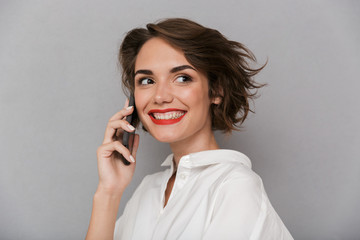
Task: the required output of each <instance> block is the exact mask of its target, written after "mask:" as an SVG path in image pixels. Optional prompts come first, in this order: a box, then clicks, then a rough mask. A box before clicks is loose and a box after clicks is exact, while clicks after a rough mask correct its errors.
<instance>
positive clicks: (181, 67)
mask: <svg viewBox="0 0 360 240" xmlns="http://www.w3.org/2000/svg"><path fill="white" fill-rule="evenodd" d="M185 69H192V70H194V71H197V70H196V69H195V68H193V67H192V66H190V65H181V66H177V67H174V68H172V69H171V70H170V73H176V72H179V71H182V70H185ZM136 74H146V75H153V72H152V71H151V70H147V69H140V70H137V71H136V72H135V74H134V76H135V75H136Z"/></svg>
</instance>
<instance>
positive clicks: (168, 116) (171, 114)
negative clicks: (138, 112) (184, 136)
mask: <svg viewBox="0 0 360 240" xmlns="http://www.w3.org/2000/svg"><path fill="white" fill-rule="evenodd" d="M151 114H152V116H153V117H154V118H155V119H157V120H168V119H177V118H179V117H181V116H183V115H184V114H185V112H183V111H172V112H166V113H158V112H157V113H155V112H154V113H151Z"/></svg>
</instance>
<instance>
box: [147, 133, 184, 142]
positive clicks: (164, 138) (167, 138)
mask: <svg viewBox="0 0 360 240" xmlns="http://www.w3.org/2000/svg"><path fill="white" fill-rule="evenodd" d="M151 136H153V138H155V139H156V140H158V141H159V142H162V143H172V142H176V141H179V136H178V135H177V134H174V133H171V132H167V133H164V134H152V133H151Z"/></svg>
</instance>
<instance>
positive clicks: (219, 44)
mask: <svg viewBox="0 0 360 240" xmlns="http://www.w3.org/2000/svg"><path fill="white" fill-rule="evenodd" d="M119 59H120V63H121V65H122V67H123V77H122V79H123V84H124V86H125V87H126V88H127V89H128V90H129V91H130V92H131V93H133V94H134V96H135V102H136V110H137V114H138V117H139V120H140V122H141V124H142V125H143V129H144V130H146V131H148V132H149V133H150V134H151V135H152V136H153V137H154V138H155V139H156V140H158V141H160V142H166V143H169V144H170V147H171V150H172V154H171V155H169V156H168V157H167V158H166V160H165V162H164V163H163V166H170V168H168V169H167V170H165V171H163V172H159V173H155V174H153V175H149V176H146V177H145V178H144V180H143V181H142V183H141V184H140V186H139V187H138V188H137V190H136V191H135V193H134V194H133V196H132V198H131V199H130V200H129V202H128V203H127V205H126V208H125V210H124V213H123V215H122V216H121V217H120V218H119V220H118V221H116V214H117V210H118V206H119V203H120V200H121V196H122V194H123V192H124V190H125V188H126V187H127V186H128V184H129V183H130V181H131V178H132V176H133V173H134V170H135V165H136V163H135V162H136V160H135V159H136V151H137V147H138V144H139V136H138V135H136V137H135V140H134V148H133V151H132V152H131V153H130V152H129V150H128V149H127V148H125V147H124V146H123V145H122V144H121V142H120V141H117V140H114V134H115V135H116V132H120V135H121V133H122V132H123V131H127V132H132V131H134V129H135V127H136V126H137V124H134V125H135V126H131V125H130V124H129V123H128V122H126V120H124V117H126V116H128V115H129V114H131V113H132V112H133V111H134V109H133V108H132V107H125V108H124V109H122V110H120V111H119V112H118V113H116V114H115V115H114V116H113V117H112V118H111V119H110V121H109V123H108V125H107V128H106V131H105V137H104V141H103V144H102V145H101V146H100V147H99V148H98V151H97V157H98V169H99V185H98V188H97V191H96V193H95V195H94V199H93V211H92V216H91V220H90V226H89V230H88V235H87V239H113V238H114V239H156V240H158V239H221V238H222V239H276V240H279V239H292V237H291V235H290V233H289V232H288V230H287V229H286V227H285V226H284V224H283V223H282V221H281V220H280V218H279V216H278V215H277V214H276V212H275V210H274V209H273V207H272V206H271V204H270V202H269V200H268V198H267V196H266V193H265V191H264V187H263V184H262V181H261V179H260V177H259V176H258V175H257V174H256V173H254V172H253V171H252V170H251V162H250V160H249V159H248V158H247V157H246V156H245V155H243V154H242V153H240V152H237V151H233V150H223V149H219V147H218V145H217V143H216V140H215V138H214V134H213V131H214V130H222V131H224V132H226V133H230V132H231V131H232V130H235V129H237V128H239V124H241V123H242V122H243V121H244V120H245V118H246V116H247V113H248V111H249V110H250V109H249V100H251V99H252V98H253V97H254V96H255V93H252V92H251V90H252V89H257V88H259V87H261V85H260V84H257V83H256V82H255V81H254V80H253V79H252V77H253V76H254V75H255V74H256V73H258V72H259V71H260V70H261V68H260V69H251V68H250V67H249V64H248V62H249V61H255V57H254V56H253V55H252V53H251V52H250V51H249V50H247V49H246V48H245V47H244V46H243V45H242V44H240V43H238V42H234V41H229V40H227V39H226V38H225V37H224V36H223V35H221V34H220V33H219V32H218V31H216V30H213V29H209V28H205V27H203V26H201V25H199V24H197V23H194V22H192V21H189V20H186V19H167V20H164V21H161V22H159V23H157V24H148V25H147V29H144V28H139V29H134V30H132V31H130V32H129V33H128V34H127V36H126V37H125V39H124V41H123V43H122V46H121V48H120V53H119ZM126 106H127V104H126ZM114 152H118V153H120V154H122V155H123V156H124V157H125V158H126V159H127V161H129V162H130V165H129V166H126V165H124V164H123V162H122V161H120V159H117V158H116V156H117V155H116V154H114ZM115 222H116V224H115Z"/></svg>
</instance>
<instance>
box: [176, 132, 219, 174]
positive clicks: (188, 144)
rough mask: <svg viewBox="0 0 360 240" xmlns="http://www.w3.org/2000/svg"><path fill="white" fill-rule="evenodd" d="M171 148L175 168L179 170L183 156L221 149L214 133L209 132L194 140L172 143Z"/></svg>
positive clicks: (199, 135)
mask: <svg viewBox="0 0 360 240" xmlns="http://www.w3.org/2000/svg"><path fill="white" fill-rule="evenodd" d="M170 148H171V150H172V152H173V154H174V159H173V161H174V163H175V168H177V166H178V164H179V161H180V158H181V157H182V156H185V155H188V154H190V153H194V152H200V151H206V150H215V149H219V146H218V144H217V142H216V140H215V137H214V133H213V132H212V131H209V132H208V133H207V134H204V133H200V134H198V135H197V136H196V137H193V138H192V139H184V140H181V141H178V142H173V143H170Z"/></svg>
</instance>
